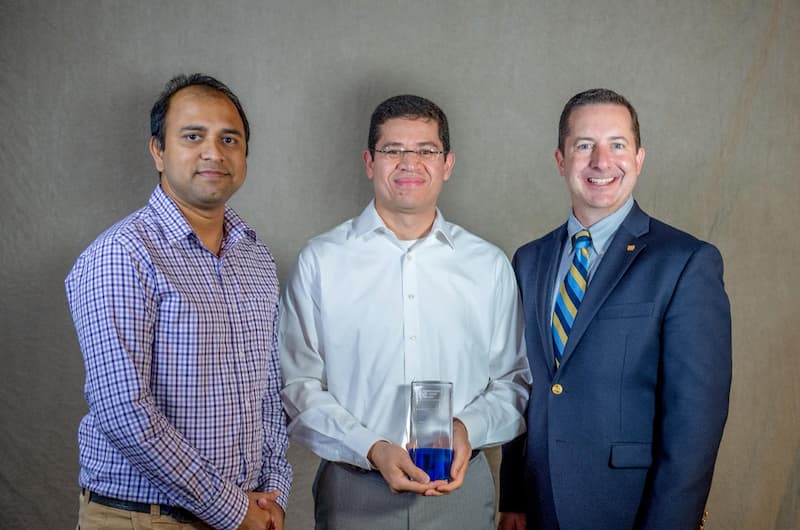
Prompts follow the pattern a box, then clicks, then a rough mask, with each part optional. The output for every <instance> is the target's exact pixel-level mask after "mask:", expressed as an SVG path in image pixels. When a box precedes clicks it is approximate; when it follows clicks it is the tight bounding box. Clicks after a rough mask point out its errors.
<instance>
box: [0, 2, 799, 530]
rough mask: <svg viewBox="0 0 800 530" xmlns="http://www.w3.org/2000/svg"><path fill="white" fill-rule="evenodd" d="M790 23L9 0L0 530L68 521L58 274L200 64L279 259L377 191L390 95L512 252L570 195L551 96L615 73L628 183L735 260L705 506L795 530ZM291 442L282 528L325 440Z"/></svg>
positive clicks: (599, 7)
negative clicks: (159, 115)
mask: <svg viewBox="0 0 800 530" xmlns="http://www.w3.org/2000/svg"><path fill="white" fill-rule="evenodd" d="M798 28H800V2H798V1H797V0H783V1H781V0H775V1H766V0H764V1H756V0H752V1H745V0H725V1H723V0H715V1H707V2H697V1H694V0H677V1H673V2H664V1H660V0H640V1H637V2H630V1H623V0H581V1H564V2H549V1H539V0H530V1H514V2H511V1H500V0H496V1H494V2H491V3H490V2H478V1H475V2H467V1H445V0H440V1H438V2H423V1H412V0H393V1H386V2H376V1H369V0H363V1H358V0H350V1H323V0H319V1H311V0H294V1H293V2H288V1H286V2H278V1H269V2H259V1H256V0H251V1H241V2H236V1H234V2H227V3H223V2H214V1H210V0H206V1H170V2H155V1H129V2H123V1H108V2H99V1H78V0H74V1H61V2H58V1H52V0H47V1H45V0H35V1H19V0H2V1H0V30H2V31H0V76H1V77H0V124H2V130H3V133H4V134H3V136H2V140H0V168H1V170H2V173H3V176H2V183H3V190H2V191H3V196H4V197H5V198H4V199H3V201H2V202H3V205H4V206H3V207H2V208H0V222H1V223H2V232H1V233H2V249H3V250H2V267H0V275H1V276H0V301H2V308H3V309H2V310H3V313H2V319H0V348H2V364H0V421H1V422H2V423H1V424H0V425H1V426H2V428H1V432H0V527H2V528H23V527H24V528H70V527H74V522H75V518H76V512H77V502H76V501H77V493H78V486H77V471H78V468H77V441H76V427H77V424H78V421H79V420H80V418H81V416H82V415H83V414H84V412H85V410H86V404H85V402H84V400H83V396H82V385H83V375H84V372H83V364H82V360H81V355H80V352H79V349H78V346H77V341H76V338H75V333H74V331H73V328H72V322H71V320H70V317H69V314H68V311H67V306H66V301H65V297H64V291H63V278H64V276H65V274H66V273H67V272H68V270H69V268H70V267H71V265H72V263H73V261H74V260H75V258H76V257H77V255H78V254H79V253H80V252H81V250H82V249H83V248H85V247H86V246H87V245H88V244H89V243H90V242H91V241H92V239H94V238H95V237H96V236H97V235H98V234H99V233H100V232H101V231H102V230H103V229H105V228H106V227H107V226H109V225H110V224H111V223H113V222H114V221H116V220H118V219H120V218H121V217H123V216H124V215H126V214H127V213H129V212H130V211H132V210H134V209H136V208H138V207H140V206H141V205H142V204H144V202H145V201H146V200H147V198H148V196H149V194H150V192H151V190H152V188H153V187H154V185H155V183H156V175H155V170H154V168H153V164H152V161H151V159H150V157H149V155H148V152H147V142H148V134H149V132H148V112H149V108H150V105H151V104H152V102H153V101H154V99H155V97H156V95H157V94H158V92H159V91H160V89H161V87H162V86H163V84H164V82H165V81H166V80H167V79H168V78H169V77H171V76H172V75H173V74H175V73H178V72H187V73H188V72H192V71H203V72H207V73H210V74H212V75H215V76H218V77H219V78H220V79H222V80H224V81H225V82H226V83H228V84H229V85H230V86H231V87H232V88H233V89H234V90H235V91H236V92H238V94H239V95H240V97H241V99H242V101H243V102H244V104H245V107H246V109H247V110H248V112H249V116H250V119H251V122H252V125H253V137H252V141H251V155H250V157H249V178H248V181H247V183H246V184H245V187H244V188H243V190H242V191H240V192H239V194H238V196H236V197H235V198H234V201H233V204H234V206H235V207H236V208H237V209H238V210H239V211H240V212H241V213H242V214H243V215H244V217H245V218H246V219H248V220H249V221H250V223H251V224H253V225H254V226H255V228H256V229H257V230H258V232H259V234H260V235H261V236H262V238H263V239H264V240H266V241H267V242H268V244H269V245H270V247H271V249H272V250H273V252H274V254H275V255H276V257H277V260H278V264H279V267H280V271H281V275H282V277H283V276H285V273H286V271H287V270H288V269H289V267H290V266H291V263H292V261H293V259H294V256H295V255H296V253H297V251H298V250H299V249H300V247H301V246H302V245H303V243H304V242H305V241H306V239H307V238H309V237H311V236H312V235H314V234H317V233H319V232H322V231H324V230H326V229H328V228H329V227H331V226H333V225H334V224H336V223H338V222H340V221H342V220H344V219H346V218H348V217H351V216H353V215H355V214H356V213H358V212H359V211H360V210H361V209H362V208H363V206H364V205H365V203H366V202H367V200H368V199H369V197H370V195H371V187H370V183H369V181H368V180H367V179H366V177H365V176H364V172H363V168H362V166H361V161H360V154H361V150H362V149H363V147H364V145H365V143H366V135H367V123H368V119H369V114H370V112H371V110H372V109H373V108H374V106H375V105H376V104H377V103H378V102H380V101H381V100H383V99H384V98H386V97H388V96H391V95H394V94H397V93H403V92H412V93H417V94H420V95H424V96H427V97H429V98H431V99H433V100H434V101H436V102H438V103H439V104H440V105H441V106H442V107H443V108H444V109H445V111H446V112H447V113H448V115H449V117H450V120H451V128H452V137H453V146H454V150H455V151H456V153H457V161H456V165H455V170H454V173H453V178H452V179H451V180H450V182H448V184H447V185H446V186H445V189H444V192H443V196H442V198H441V207H442V209H443V211H444V213H445V215H446V216H447V217H448V218H449V219H451V220H453V221H456V222H458V223H461V224H463V225H465V226H466V227H467V228H469V229H471V230H473V231H474V232H476V233H478V234H480V235H481V236H483V237H485V238H487V239H489V240H491V241H494V242H496V243H497V244H498V245H500V246H501V247H502V248H503V249H504V250H505V251H507V252H508V253H509V254H510V253H512V252H513V251H514V250H515V249H516V248H517V247H518V246H519V245H520V244H522V243H524V242H526V241H528V240H530V239H532V238H534V237H536V236H538V235H540V234H542V233H543V232H545V231H547V230H549V229H551V228H552V227H554V226H556V225H557V224H559V223H561V222H563V220H564V219H565V218H566V216H567V214H568V211H569V210H568V203H567V201H568V197H567V193H566V191H565V187H564V184H563V181H562V179H561V178H560V177H559V176H558V172H557V171H556V168H555V164H554V161H553V149H554V146H555V143H556V123H557V119H558V114H559V112H560V109H561V107H562V106H563V104H564V102H565V101H566V99H567V98H568V97H569V96H571V95H572V94H574V93H575V92H578V91H580V90H583V89H585V88H589V87H595V86H605V87H609V88H613V89H616V90H618V91H620V92H622V93H623V94H625V95H627V96H628V97H629V98H630V99H631V100H632V101H633V102H634V104H635V105H636V106H637V107H638V109H639V111H640V117H641V123H642V134H643V142H644V145H645V148H646V149H647V158H646V160H645V164H644V171H643V173H642V175H641V177H640V183H639V187H638V189H637V192H636V194H635V196H636V197H637V199H638V200H639V202H640V204H641V205H642V207H643V208H644V209H645V210H647V211H648V212H649V213H651V214H653V215H655V216H657V217H660V218H662V219H664V220H666V221H668V222H670V223H672V224H674V225H677V226H678V227H680V228H683V229H685V230H688V231H690V232H692V233H694V234H696V235H698V236H699V237H701V238H704V239H707V240H710V241H711V242H713V243H715V244H716V245H717V246H719V248H720V249H721V251H722V253H723V255H724V257H725V260H726V266H727V267H726V273H725V278H726V283H727V289H728V293H729V295H730V297H731V301H732V307H733V323H734V328H733V330H734V331H733V334H734V337H733V338H734V382H733V390H732V396H731V414H730V419H729V421H728V425H727V429H726V433H725V437H724V439H723V442H722V448H721V451H720V456H719V460H718V462H717V468H716V474H715V478H714V484H713V488H712V491H711V497H710V500H709V511H710V512H711V515H710V519H709V524H708V526H707V527H708V528H712V529H773V528H774V529H785V530H791V529H797V528H800V507H799V504H800V451H799V450H798V441H800V421H799V419H800V384H799V383H798V381H799V380H800V363H798V355H797V353H798V351H797V350H798V348H797V343H798V341H800V331H798V330H800V326H799V325H798V320H799V317H800V311H798V308H797V296H798V294H800V291H799V290H798V288H797V286H796V283H795V282H794V281H792V280H791V279H790V278H791V276H790V274H791V273H796V272H797V270H798V268H800V258H799V257H798V254H797V252H796V250H797V247H798V243H799V242H800V241H799V238H798V236H797V232H796V231H795V229H794V228H795V227H794V226H793V225H794V224H797V223H798V221H800V215H798V211H797V206H796V204H797V201H798V198H800V178H798V176H797V169H798V168H799V167H800V149H798V148H800V132H798V128H797V123H798V110H800V103H798V101H800V75H799V74H800V61H798V54H800V32H798ZM291 459H292V461H293V463H294V465H295V471H296V482H295V489H294V491H293V493H292V497H291V500H290V507H289V511H288V520H287V528H289V529H290V530H298V529H303V528H309V527H310V525H311V522H310V521H311V501H310V493H309V490H310V482H311V480H312V478H313V471H314V468H315V466H316V459H315V458H313V456H312V455H310V454H309V453H307V452H306V451H304V450H302V449H300V448H297V447H292V449H291ZM676 502H680V501H679V500H676Z"/></svg>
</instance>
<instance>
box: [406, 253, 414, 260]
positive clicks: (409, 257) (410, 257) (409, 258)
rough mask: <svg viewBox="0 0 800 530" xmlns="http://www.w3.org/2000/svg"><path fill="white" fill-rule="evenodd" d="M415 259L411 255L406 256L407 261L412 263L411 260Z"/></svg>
mask: <svg viewBox="0 0 800 530" xmlns="http://www.w3.org/2000/svg"><path fill="white" fill-rule="evenodd" d="M413 259H414V258H413V257H412V256H411V254H406V260H407V261H411V260H413Z"/></svg>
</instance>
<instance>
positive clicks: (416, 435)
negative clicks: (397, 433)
mask: <svg viewBox="0 0 800 530" xmlns="http://www.w3.org/2000/svg"><path fill="white" fill-rule="evenodd" d="M410 418H411V428H410V439H409V445H408V453H409V455H410V456H411V460H412V461H413V462H414V465H416V466H417V467H418V468H420V469H422V470H423V471H425V473H427V474H428V476H429V477H430V479H431V480H447V481H449V480H450V467H451V465H452V464H453V383H450V382H449V381H414V382H412V383H411V415H410Z"/></svg>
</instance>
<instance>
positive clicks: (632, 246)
mask: <svg viewBox="0 0 800 530" xmlns="http://www.w3.org/2000/svg"><path fill="white" fill-rule="evenodd" d="M632 250H636V245H628V252H631V251H632Z"/></svg>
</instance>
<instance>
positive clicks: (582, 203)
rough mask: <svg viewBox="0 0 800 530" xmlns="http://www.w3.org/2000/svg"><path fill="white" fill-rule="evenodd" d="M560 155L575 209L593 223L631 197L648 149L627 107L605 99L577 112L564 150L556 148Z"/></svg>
mask: <svg viewBox="0 0 800 530" xmlns="http://www.w3.org/2000/svg"><path fill="white" fill-rule="evenodd" d="M555 156H556V163H557V164H558V170H559V172H560V173H561V176H562V177H564V180H565V181H566V183H567V187H568V188H569V191H570V195H571V197H572V211H573V213H574V214H575V217H577V219H578V221H580V222H581V224H582V225H583V226H586V227H589V226H591V225H593V224H594V223H596V222H597V221H599V220H601V219H603V218H604V217H607V216H608V215H610V214H612V213H614V212H615V211H617V210H618V209H619V208H620V207H622V205H623V204H625V202H626V201H627V200H628V197H630V196H631V194H632V193H633V188H634V187H635V186H636V181H637V179H638V177H639V172H640V171H641V169H642V162H644V149H643V148H641V147H639V148H638V149H637V147H636V142H635V139H634V133H633V128H632V125H631V115H630V113H629V112H628V109H627V108H625V107H624V106H622V105H615V104H605V103H603V104H591V105H583V106H579V107H576V108H575V109H574V110H573V111H572V114H571V115H570V117H569V133H568V134H567V136H566V138H565V141H564V152H563V153H562V152H561V150H560V149H557V150H556V153H555Z"/></svg>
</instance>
